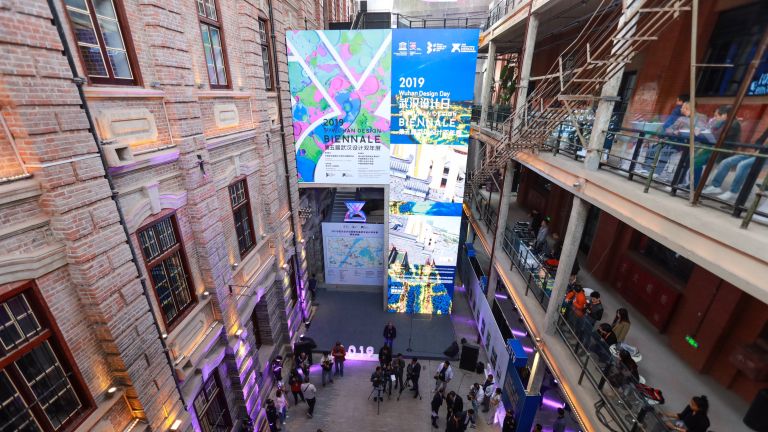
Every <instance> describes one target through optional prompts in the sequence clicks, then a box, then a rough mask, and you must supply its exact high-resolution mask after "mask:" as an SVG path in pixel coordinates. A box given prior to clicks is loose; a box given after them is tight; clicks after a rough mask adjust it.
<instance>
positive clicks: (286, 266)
mask: <svg viewBox="0 0 768 432" xmlns="http://www.w3.org/2000/svg"><path fill="white" fill-rule="evenodd" d="M288 267H289V265H288V263H285V264H283V270H285V271H288Z"/></svg>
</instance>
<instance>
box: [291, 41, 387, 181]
mask: <svg viewBox="0 0 768 432" xmlns="http://www.w3.org/2000/svg"><path fill="white" fill-rule="evenodd" d="M391 40H392V32H391V30H358V31H337V30H327V31H323V30H313V31H289V32H288V33H287V34H286V45H287V47H288V80H289V82H290V89H291V110H292V111H293V136H294V139H295V143H296V168H297V172H298V175H299V182H300V183H314V184H318V185H322V184H359V185H369V184H382V185H383V184H386V183H387V180H388V179H387V168H388V166H387V165H388V162H389V160H388V159H389V129H390V124H389V119H390V99H391V98H390V93H389V92H390V78H391V70H390V68H391V62H392V51H391Z"/></svg>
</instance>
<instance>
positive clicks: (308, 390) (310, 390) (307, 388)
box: [301, 377, 317, 418]
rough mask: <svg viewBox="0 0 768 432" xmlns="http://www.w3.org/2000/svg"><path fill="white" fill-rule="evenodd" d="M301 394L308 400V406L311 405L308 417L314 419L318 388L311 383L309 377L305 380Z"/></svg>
mask: <svg viewBox="0 0 768 432" xmlns="http://www.w3.org/2000/svg"><path fill="white" fill-rule="evenodd" d="M301 393H302V394H303V395H304V397H306V398H307V405H309V410H308V411H307V417H309V418H312V416H313V415H314V414H315V402H317V399H315V397H316V394H317V388H315V385H314V384H312V383H311V382H309V377H306V378H305V379H304V384H302V385H301Z"/></svg>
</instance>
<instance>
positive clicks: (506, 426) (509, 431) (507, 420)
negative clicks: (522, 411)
mask: <svg viewBox="0 0 768 432" xmlns="http://www.w3.org/2000/svg"><path fill="white" fill-rule="evenodd" d="M516 427H517V422H516V421H515V415H514V413H513V412H512V410H511V409H508V410H507V412H506V414H504V423H502V424H501V432H515V428H516Z"/></svg>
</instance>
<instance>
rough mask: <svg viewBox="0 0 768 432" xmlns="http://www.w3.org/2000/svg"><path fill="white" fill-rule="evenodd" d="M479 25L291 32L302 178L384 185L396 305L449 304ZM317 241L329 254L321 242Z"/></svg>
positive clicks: (392, 305) (427, 309)
mask: <svg viewBox="0 0 768 432" xmlns="http://www.w3.org/2000/svg"><path fill="white" fill-rule="evenodd" d="M478 37H479V31H478V30H470V29H462V30H457V29H451V30H447V29H446V30H443V29H439V30H425V29H419V30H413V29H395V30H358V31H295V32H289V33H288V34H287V46H288V66H289V80H290V88H291V101H292V102H291V103H292V110H293V117H294V122H293V125H294V137H295V139H296V164H297V170H298V175H299V181H300V182H302V183H314V184H326V185H328V184H349V185H361V186H362V185H384V184H389V186H390V196H389V214H390V217H389V230H390V231H389V239H390V244H389V246H388V251H389V252H388V254H389V259H388V260H387V262H388V263H389V264H388V267H387V275H388V277H387V280H388V309H389V310H390V311H393V312H407V313H434V314H446V313H450V311H451V306H452V299H453V284H454V276H455V272H456V260H457V255H458V247H459V244H458V241H459V227H460V221H461V205H462V201H463V195H464V179H465V177H466V159H467V148H468V139H469V128H470V114H471V104H472V99H473V89H474V76H475V69H476V63H477V45H478ZM324 230H325V226H324ZM324 251H325V254H326V259H328V254H329V252H330V251H329V247H328V244H326V247H325V249H324ZM337 252H338V253H342V255H343V254H344V252H343V251H337ZM331 283H332V282H331Z"/></svg>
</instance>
